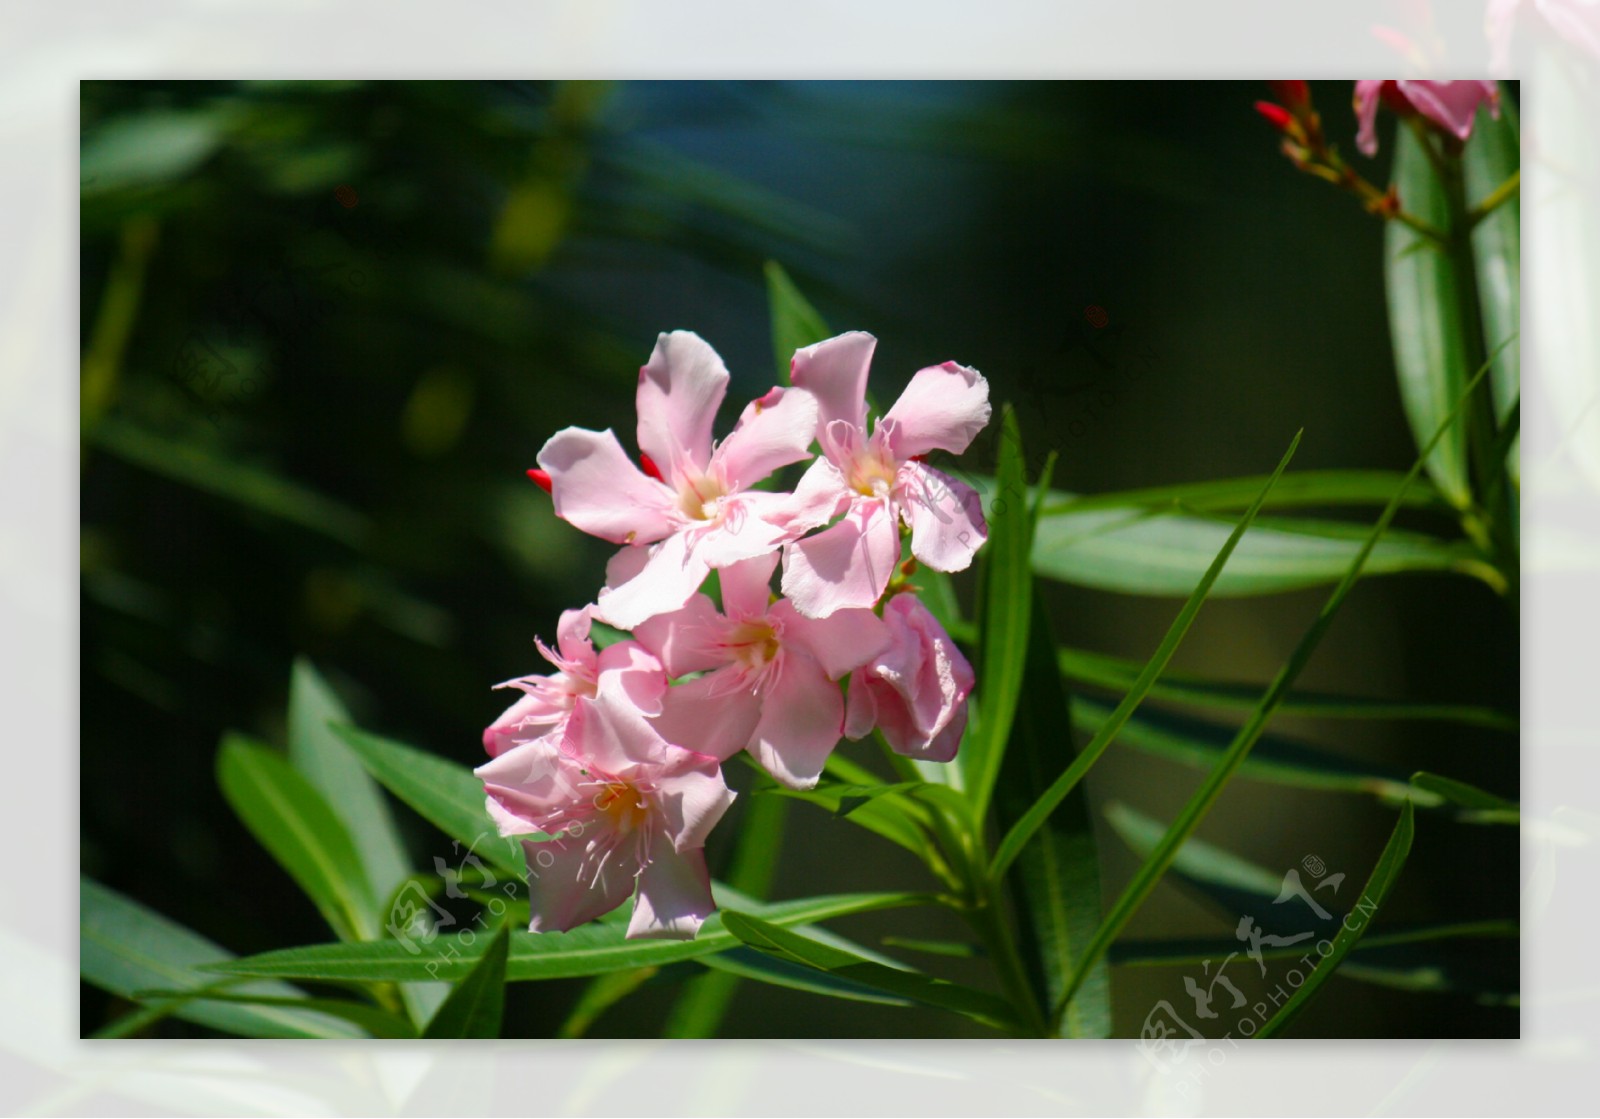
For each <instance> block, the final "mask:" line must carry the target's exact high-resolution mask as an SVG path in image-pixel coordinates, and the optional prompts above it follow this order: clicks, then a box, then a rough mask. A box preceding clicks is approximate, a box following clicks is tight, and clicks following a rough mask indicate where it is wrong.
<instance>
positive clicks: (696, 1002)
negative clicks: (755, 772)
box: [664, 797, 789, 1037]
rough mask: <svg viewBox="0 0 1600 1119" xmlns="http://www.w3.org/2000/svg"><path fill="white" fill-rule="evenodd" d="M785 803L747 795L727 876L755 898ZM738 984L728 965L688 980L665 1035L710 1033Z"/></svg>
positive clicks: (777, 846)
mask: <svg viewBox="0 0 1600 1119" xmlns="http://www.w3.org/2000/svg"><path fill="white" fill-rule="evenodd" d="M788 809H789V806H788V804H787V803H785V802H784V801H782V800H779V799H777V798H775V797H752V798H750V803H749V806H748V808H747V809H746V810H745V816H744V820H743V821H742V822H741V823H742V827H741V828H740V831H739V838H738V840H737V845H736V846H735V847H734V854H733V862H732V864H731V865H730V866H729V867H728V875H727V881H728V885H729V886H731V887H732V888H733V889H735V890H738V891H739V892H740V893H743V894H746V895H749V896H750V897H753V898H757V899H764V898H765V897H766V896H767V893H768V891H769V890H771V888H772V880H773V877H774V876H775V875H776V874H777V871H778V857H779V855H780V854H781V853H782V850H783V823H784V817H785V815H786V814H787V812H788ZM738 986H739V975H738V974H736V973H735V972H734V971H733V970H731V969H728V970H722V971H714V972H711V973H709V974H707V975H702V976H699V977H697V978H695V979H693V980H691V981H690V982H689V984H688V986H687V987H686V988H685V989H684V993H683V995H682V997H680V998H679V999H678V1001H677V1003H676V1004H675V1005H674V1006H673V1008H672V1014H671V1015H670V1016H669V1017H668V1019H667V1024H666V1029H665V1031H664V1033H665V1036H667V1037H715V1036H716V1035H717V1027H718V1026H720V1025H721V1024H722V1019H723V1016H724V1015H726V1014H727V1012H728V1006H729V1004H730V1003H732V1001H733V995H734V992H735V991H736V990H737V989H738Z"/></svg>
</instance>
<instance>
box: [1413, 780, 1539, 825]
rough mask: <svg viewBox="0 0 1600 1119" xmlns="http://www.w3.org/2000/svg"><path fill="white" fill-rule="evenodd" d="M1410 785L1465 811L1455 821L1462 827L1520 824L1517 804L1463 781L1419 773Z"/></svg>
mask: <svg viewBox="0 0 1600 1119" xmlns="http://www.w3.org/2000/svg"><path fill="white" fill-rule="evenodd" d="M1411 784H1412V785H1414V786H1416V788H1418V789H1421V790H1423V791H1424V792H1427V793H1432V794H1433V795H1435V796H1438V797H1442V798H1443V799H1444V800H1447V801H1449V802H1450V803H1451V804H1455V805H1460V806H1461V808H1463V809H1464V810H1465V811H1463V812H1461V813H1458V814H1457V816H1456V819H1458V820H1461V821H1463V822H1465V823H1471V824H1513V825H1515V824H1520V823H1521V822H1522V809H1521V808H1520V807H1519V806H1518V805H1517V802H1516V801H1513V800H1507V799H1506V798H1505V797H1501V796H1496V795H1495V794H1493V793H1487V792H1484V791H1483V790H1482V789H1480V788H1477V787H1476V786H1473V785H1469V784H1467V783H1466V782H1465V781H1457V780H1454V779H1453V778H1450V777H1441V776H1439V774H1437V773H1427V772H1420V773H1414V774H1412V776H1411Z"/></svg>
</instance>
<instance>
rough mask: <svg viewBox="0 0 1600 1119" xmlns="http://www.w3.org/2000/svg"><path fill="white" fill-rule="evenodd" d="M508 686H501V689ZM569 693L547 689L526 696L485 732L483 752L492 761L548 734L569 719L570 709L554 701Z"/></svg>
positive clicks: (507, 709)
mask: <svg viewBox="0 0 1600 1119" xmlns="http://www.w3.org/2000/svg"><path fill="white" fill-rule="evenodd" d="M506 686H507V685H504V684H502V685H501V687H506ZM566 694H568V693H565V692H562V691H559V690H557V689H555V688H550V687H545V688H539V689H537V690H533V691H528V692H525V693H524V694H523V695H521V696H519V697H518V699H517V701H516V702H515V703H513V704H512V705H511V706H510V707H508V708H506V709H505V711H504V712H503V713H502V714H501V716H500V717H499V718H498V719H496V720H495V721H494V722H492V723H490V724H489V725H488V726H487V727H485V728H484V730H483V748H484V750H485V751H487V752H488V754H489V756H490V757H491V758H493V757H498V756H499V755H501V754H503V753H505V752H506V751H507V750H510V749H513V748H515V747H516V746H517V745H518V744H519V743H522V742H531V741H533V740H534V739H536V738H542V737H543V736H545V735H546V734H549V733H550V732H551V731H552V730H554V729H555V728H556V727H557V726H559V725H560V724H561V721H562V720H563V719H565V718H566V717H567V711H568V710H569V708H568V705H567V704H565V703H560V702H557V701H556V699H555V698H554V697H555V696H558V695H566Z"/></svg>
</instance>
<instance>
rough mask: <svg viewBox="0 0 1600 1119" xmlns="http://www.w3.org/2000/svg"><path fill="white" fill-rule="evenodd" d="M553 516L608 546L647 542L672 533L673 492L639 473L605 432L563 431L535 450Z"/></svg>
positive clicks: (576, 428)
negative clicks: (546, 479) (545, 475)
mask: <svg viewBox="0 0 1600 1119" xmlns="http://www.w3.org/2000/svg"><path fill="white" fill-rule="evenodd" d="M539 465H540V466H541V467H543V468H544V469H545V470H546V471H548V472H549V474H550V496H551V498H552V500H553V501H554V503H555V510H556V516H558V517H560V518H561V519H563V520H565V521H566V522H567V523H568V524H571V525H575V526H576V527H578V528H580V529H582V530H583V531H584V532H587V533H589V534H590V535H591V536H598V537H600V539H602V540H609V541H611V542H612V543H613V544H647V543H650V542H652V541H655V540H660V539H661V538H662V537H663V536H665V535H667V533H669V532H671V531H672V527H673V521H672V519H671V517H670V515H669V514H670V511H671V510H672V509H673V507H674V501H675V498H674V495H673V492H672V491H671V490H670V489H668V488H667V487H666V486H664V485H662V484H661V483H660V482H657V481H656V480H655V479H653V478H647V477H645V476H644V474H642V473H640V471H639V468H638V467H637V466H635V465H634V464H633V460H632V459H630V458H629V457H628V456H627V453H626V452H624V451H623V449H622V444H620V443H618V442H617V437H616V435H614V434H613V433H612V432H611V431H609V430H608V431H586V430H584V429H583V428H581V427H569V428H566V429H564V430H562V431H558V432H556V433H555V434H554V435H552V436H551V437H550V439H549V441H548V442H546V443H545V445H544V448H543V449H542V450H541V451H540V452H539Z"/></svg>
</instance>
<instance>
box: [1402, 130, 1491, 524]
mask: <svg viewBox="0 0 1600 1119" xmlns="http://www.w3.org/2000/svg"><path fill="white" fill-rule="evenodd" d="M1395 133H1396V135H1395V154H1394V186H1395V188H1396V189H1397V190H1398V191H1399V194H1400V203H1401V205H1402V206H1404V207H1405V208H1406V210H1407V211H1409V212H1410V213H1412V214H1414V215H1415V216H1416V217H1418V218H1420V219H1421V220H1422V221H1425V222H1427V223H1428V224H1429V225H1431V226H1432V227H1433V228H1435V229H1439V230H1449V229H1450V224H1451V218H1450V201H1449V196H1448V195H1447V193H1446V191H1445V186H1444V184H1443V183H1441V182H1440V181H1439V177H1438V175H1437V174H1436V173H1435V171H1434V168H1433V165H1432V163H1431V161H1430V160H1429V158H1428V153H1427V151H1426V150H1425V149H1424V148H1423V146H1422V144H1423V142H1422V141H1421V140H1420V139H1419V138H1418V137H1417V134H1416V133H1415V132H1414V131H1413V130H1412V129H1410V128H1398V129H1396V130H1395ZM1384 278H1385V285H1384V287H1385V291H1386V292H1387V295H1388V300H1389V333H1390V337H1391V340H1392V342H1393V345H1394V364H1395V370H1396V372H1397V373H1398V374H1399V380H1400V401H1401V403H1402V404H1403V405H1404V406H1405V413H1406V419H1407V420H1409V421H1410V423H1411V434H1412V436H1413V437H1414V438H1415V439H1416V443H1417V446H1418V447H1422V446H1423V445H1424V444H1426V443H1428V442H1429V439H1430V437H1431V436H1433V435H1434V434H1435V433H1436V432H1438V431H1439V430H1440V429H1441V426H1442V425H1443V422H1444V418H1445V416H1446V415H1447V414H1448V413H1449V412H1450V409H1451V408H1452V407H1453V406H1454V404H1455V402H1456V401H1457V400H1459V399H1460V398H1461V391H1462V388H1463V387H1464V386H1465V385H1466V383H1467V376H1468V374H1469V372H1470V369H1469V368H1468V365H1467V362H1468V361H1469V360H1470V359H1469V358H1468V356H1467V352H1468V351H1467V348H1466V338H1465V330H1466V324H1465V323H1463V322H1462V318H1461V293H1460V291H1459V290H1458V288H1459V285H1460V283H1461V278H1460V277H1459V276H1458V275H1457V274H1456V268H1455V264H1454V262H1453V261H1452V259H1451V257H1450V255H1449V253H1448V252H1447V251H1446V250H1445V248H1444V247H1442V246H1437V245H1434V244H1433V243H1432V242H1429V241H1427V240H1426V239H1424V238H1423V237H1422V235H1421V234H1419V233H1417V232H1415V231H1414V230H1412V229H1411V228H1410V227H1409V226H1407V225H1406V224H1405V223H1403V222H1398V221H1391V222H1388V223H1387V224H1386V226H1385V236H1384ZM1432 446H1433V449H1432V450H1431V451H1430V452H1429V453H1428V462H1427V469H1428V474H1429V475H1430V476H1431V477H1432V478H1433V480H1434V482H1435V484H1437V485H1438V487H1439V489H1440V490H1441V491H1442V492H1443V493H1444V495H1445V497H1447V498H1448V499H1449V500H1450V501H1451V502H1453V503H1454V504H1455V505H1457V506H1458V507H1461V508H1465V507H1466V506H1467V505H1468V503H1469V502H1470V501H1471V500H1472V490H1471V487H1470V483H1469V474H1468V467H1467V431H1466V425H1465V424H1463V425H1460V426H1453V427H1450V428H1448V429H1447V430H1446V432H1445V435H1444V437H1443V438H1441V439H1437V440H1434V441H1433V443H1432Z"/></svg>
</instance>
